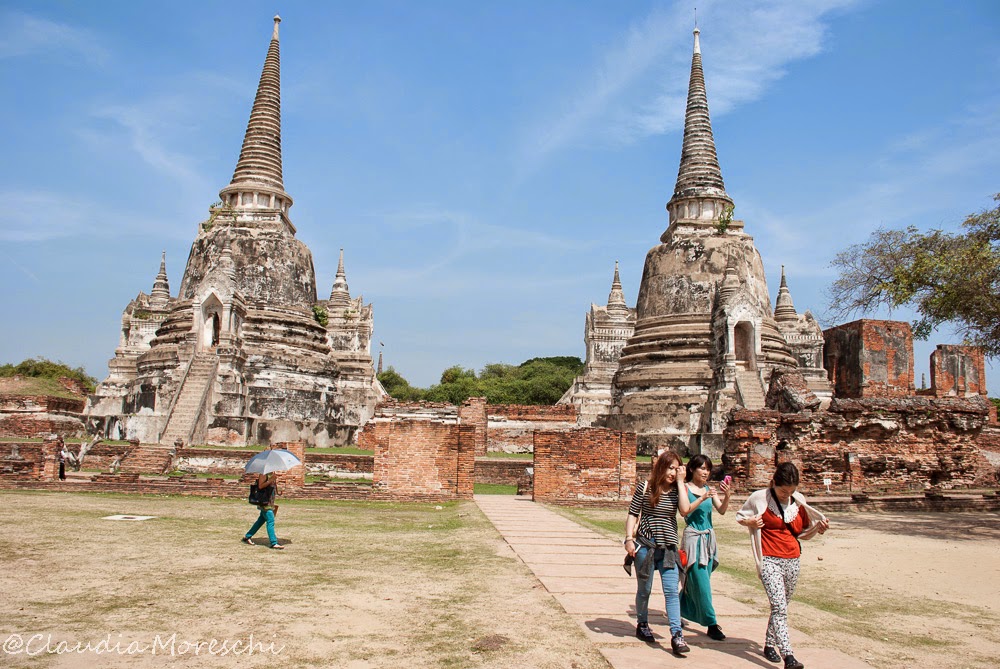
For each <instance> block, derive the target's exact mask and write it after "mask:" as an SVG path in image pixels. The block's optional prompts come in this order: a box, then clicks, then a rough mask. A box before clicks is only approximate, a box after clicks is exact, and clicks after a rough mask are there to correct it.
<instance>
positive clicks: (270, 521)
mask: <svg viewBox="0 0 1000 669" xmlns="http://www.w3.org/2000/svg"><path fill="white" fill-rule="evenodd" d="M264 523H267V538H268V539H269V540H270V541H271V545H272V546H274V545H275V544H277V543H278V537H277V536H276V535H275V534H274V509H261V510H260V515H259V516H257V522H256V523H254V524H253V527H251V528H250V530H249V531H248V532H247V533H246V537H247V539H250V538H252V537H253V535H255V534H257V530H259V529H260V526H261V525H263V524H264ZM675 587H676V586H675Z"/></svg>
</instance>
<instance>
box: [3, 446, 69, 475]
mask: <svg viewBox="0 0 1000 669" xmlns="http://www.w3.org/2000/svg"><path fill="white" fill-rule="evenodd" d="M58 450H59V445H58V442H56V441H46V442H44V443H38V442H6V443H2V444H0V478H3V479H14V480H31V481H55V480H56V479H58V478H59V460H58V459H57V456H56V454H57V453H58Z"/></svg>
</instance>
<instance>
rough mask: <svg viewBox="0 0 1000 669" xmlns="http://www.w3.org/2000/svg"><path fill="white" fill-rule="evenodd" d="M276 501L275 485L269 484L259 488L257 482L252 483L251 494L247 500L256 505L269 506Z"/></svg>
mask: <svg viewBox="0 0 1000 669" xmlns="http://www.w3.org/2000/svg"><path fill="white" fill-rule="evenodd" d="M273 501H274V486H273V485H269V486H267V487H266V488H258V487H257V484H256V483H251V484H250V495H249V496H248V497H247V502H249V503H250V504H253V505H255V506H267V505H268V504H270V503H272V502H273Z"/></svg>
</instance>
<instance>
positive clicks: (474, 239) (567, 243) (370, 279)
mask: <svg viewBox="0 0 1000 669" xmlns="http://www.w3.org/2000/svg"><path fill="white" fill-rule="evenodd" d="M375 218H376V219H377V220H378V223H377V224H376V225H378V226H380V227H384V228H385V229H387V230H388V232H387V235H388V236H391V237H393V238H396V239H406V238H409V237H412V238H413V244H412V246H413V248H420V249H423V252H421V253H419V254H414V255H413V256H411V258H412V262H411V263H409V264H407V265H401V264H400V263H395V262H394V263H393V264H391V265H390V266H387V267H381V268H374V269H372V270H371V271H370V274H369V276H367V277H366V278H365V285H366V288H365V290H366V292H368V293H370V294H379V295H383V296H384V295H395V294H410V295H412V293H413V286H415V285H420V286H422V287H423V288H422V292H423V293H424V294H425V296H426V295H430V294H433V295H437V296H440V295H445V294H447V295H454V294H458V293H460V292H462V291H465V290H468V289H470V288H472V287H475V289H476V290H482V289H483V288H484V287H485V286H487V285H492V284H498V285H499V284H503V285H506V286H508V287H512V286H514V285H515V284H516V283H519V278H518V276H515V275H514V274H515V273H513V272H511V273H507V274H503V273H501V274H498V273H497V272H496V270H495V269H493V268H486V267H483V266H482V264H483V262H482V259H488V260H489V261H496V260H497V259H498V258H501V259H502V258H510V259H511V262H516V261H517V259H518V258H519V257H521V256H523V254H524V253H527V252H531V253H535V252H538V251H546V252H549V253H562V252H567V251H574V250H579V249H585V248H589V247H590V246H592V244H593V243H592V242H590V241H585V240H580V239H577V238H565V237H557V236H553V235H549V234H545V233H542V232H537V231H534V230H525V229H522V228H517V227H513V226H501V225H494V224H490V223H484V222H482V221H480V220H478V219H477V218H476V217H475V216H474V215H471V214H468V213H465V212H461V211H455V210H448V209H440V208H435V207H430V206H427V207H423V206H417V207H413V208H412V209H409V210H407V211H402V210H397V211H392V212H382V213H379V214H377V215H375ZM428 240H439V241H438V242H437V243H430V242H429V241H428ZM556 280H557V281H559V282H575V281H578V277H575V276H560V277H558V278H557V279H556ZM524 281H525V286H523V287H524V288H528V287H529V284H531V285H534V286H535V287H536V288H537V287H538V285H540V284H539V283H538V282H539V281H540V279H539V278H538V277H537V275H536V276H535V277H534V278H525V279H524ZM428 291H429V292H428Z"/></svg>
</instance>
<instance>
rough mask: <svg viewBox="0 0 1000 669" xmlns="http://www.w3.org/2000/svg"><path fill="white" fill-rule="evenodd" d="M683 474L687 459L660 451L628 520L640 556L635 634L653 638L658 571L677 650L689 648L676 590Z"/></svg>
mask: <svg viewBox="0 0 1000 669" xmlns="http://www.w3.org/2000/svg"><path fill="white" fill-rule="evenodd" d="M683 479H684V465H683V464H681V458H680V456H679V455H677V454H676V453H674V452H673V451H660V452H659V454H658V457H657V458H656V461H655V462H654V464H653V471H652V473H651V474H650V476H649V479H648V480H647V481H646V482H645V483H643V485H641V486H639V487H638V488H637V489H636V491H635V494H634V495H632V503H631V504H630V505H629V508H628V517H627V519H626V521H625V550H626V551H628V554H629V555H631V556H633V557H634V558H635V566H636V579H637V584H636V592H635V614H636V619H637V623H638V624H637V625H636V628H635V635H636V637H638V638H640V639H642V640H643V641H653V638H654V637H653V632H652V631H651V630H650V629H649V595H650V593H651V592H652V590H653V572H654V571H656V572H658V573H659V574H660V582H661V584H662V586H663V597H664V599H665V600H666V611H667V618H668V619H669V621H670V648H671V650H673V652H674V653H675V654H677V655H683V654H684V653H687V652H688V651H689V650H690V648H688V645H687V644H686V643H685V642H684V634H683V632H682V631H681V604H680V597H679V595H678V592H677V580H678V573H679V571H680V569H679V567H680V556H679V554H678V553H677V500H678V482H679V481H683Z"/></svg>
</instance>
